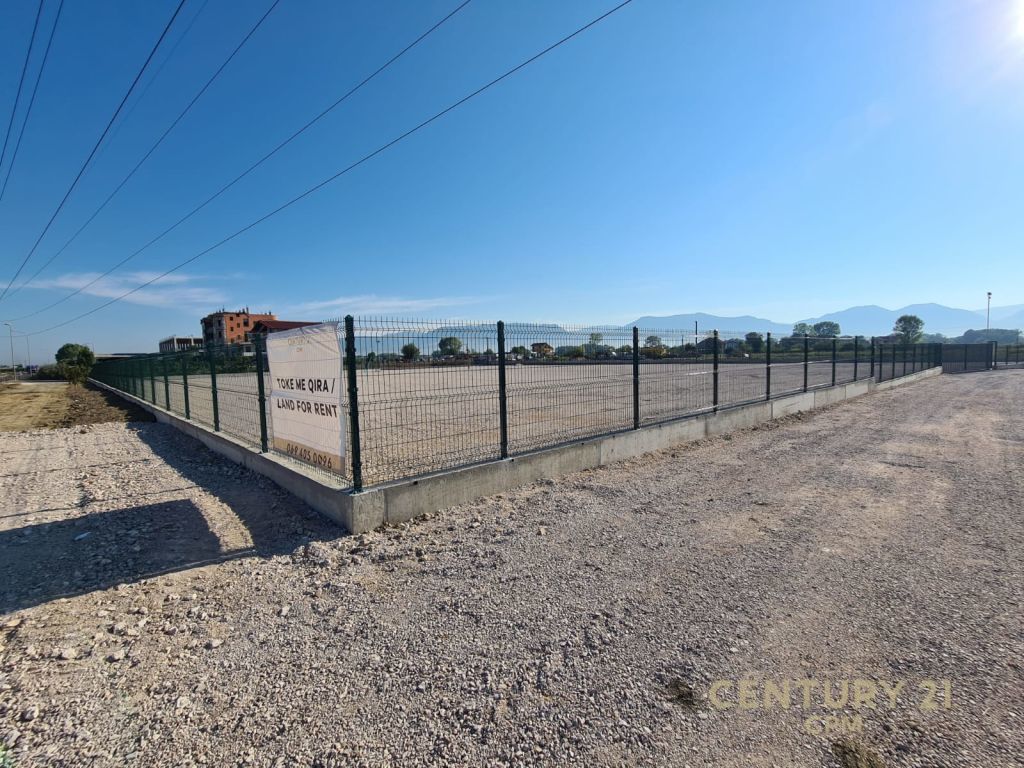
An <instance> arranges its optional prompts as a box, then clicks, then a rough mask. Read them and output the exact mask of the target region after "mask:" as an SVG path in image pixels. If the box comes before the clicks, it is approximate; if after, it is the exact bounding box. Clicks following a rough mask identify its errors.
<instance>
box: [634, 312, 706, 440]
mask: <svg viewBox="0 0 1024 768" xmlns="http://www.w3.org/2000/svg"><path fill="white" fill-rule="evenodd" d="M637 340H638V341H639V344H640V346H639V358H640V365H639V371H640V376H639V390H640V423H641V424H642V425H644V424H657V423H659V422H662V421H670V420H672V419H678V418H680V417H682V416H686V415H690V414H695V413H701V412H704V411H709V410H711V409H712V408H713V407H714V351H713V350H714V347H713V344H714V337H713V335H712V334H710V333H700V334H697V333H694V332H693V331H690V332H686V331H679V330H675V329H653V328H640V329H638V332H637Z"/></svg>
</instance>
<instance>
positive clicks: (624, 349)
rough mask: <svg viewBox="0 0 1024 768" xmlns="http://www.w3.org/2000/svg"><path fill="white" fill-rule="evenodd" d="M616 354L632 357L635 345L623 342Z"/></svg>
mask: <svg viewBox="0 0 1024 768" xmlns="http://www.w3.org/2000/svg"><path fill="white" fill-rule="evenodd" d="M615 354H616V355H618V356H619V357H632V356H633V345H632V344H623V345H622V346H621V347H619V348H618V349H616V350H615Z"/></svg>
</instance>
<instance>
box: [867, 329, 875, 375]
mask: <svg viewBox="0 0 1024 768" xmlns="http://www.w3.org/2000/svg"><path fill="white" fill-rule="evenodd" d="M868 378H869V379H873V378H875V337H874V336H872V337H871V372H870V374H869V375H868Z"/></svg>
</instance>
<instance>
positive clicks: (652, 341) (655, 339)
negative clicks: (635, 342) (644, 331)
mask: <svg viewBox="0 0 1024 768" xmlns="http://www.w3.org/2000/svg"><path fill="white" fill-rule="evenodd" d="M644 346H645V347H660V346H662V344H661V336H648V337H647V338H646V339H644Z"/></svg>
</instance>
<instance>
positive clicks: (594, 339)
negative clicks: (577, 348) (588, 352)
mask: <svg viewBox="0 0 1024 768" xmlns="http://www.w3.org/2000/svg"><path fill="white" fill-rule="evenodd" d="M602 341H604V336H603V335H602V334H600V333H592V334H590V341H589V342H588V343H589V344H592V345H593V346H595V347H596V346H597V345H598V344H600V343H601V342H602Z"/></svg>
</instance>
